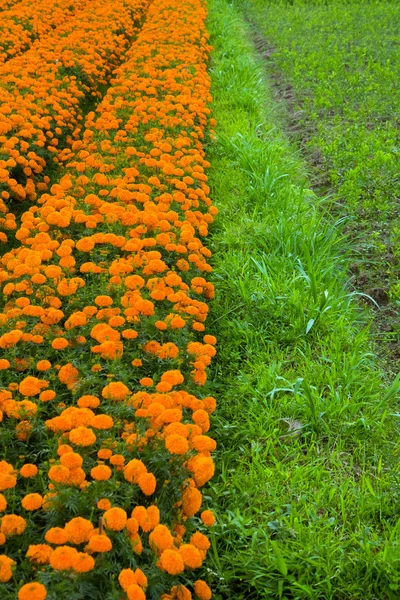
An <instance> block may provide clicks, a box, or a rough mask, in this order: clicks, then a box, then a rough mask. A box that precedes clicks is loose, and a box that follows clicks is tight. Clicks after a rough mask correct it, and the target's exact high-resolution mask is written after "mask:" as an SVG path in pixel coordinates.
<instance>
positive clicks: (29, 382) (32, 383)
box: [19, 376, 48, 396]
mask: <svg viewBox="0 0 400 600" xmlns="http://www.w3.org/2000/svg"><path fill="white" fill-rule="evenodd" d="M47 385H48V383H47V381H43V380H42V379H37V378H36V377H31V376H29V377H25V379H23V380H22V381H21V383H20V384H19V391H20V394H22V395H23V396H36V395H37V394H40V392H41V390H42V388H43V387H47Z"/></svg>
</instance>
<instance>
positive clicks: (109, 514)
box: [103, 506, 128, 531]
mask: <svg viewBox="0 0 400 600" xmlns="http://www.w3.org/2000/svg"><path fill="white" fill-rule="evenodd" d="M103 518H104V523H105V526H106V527H107V529H112V530H113V531H121V530H122V529H123V528H124V527H125V525H126V521H127V519H128V515H127V514H126V512H125V511H124V510H123V509H122V508H118V507H117V506H116V507H114V508H110V509H109V510H107V511H106V512H105V513H104V515H103Z"/></svg>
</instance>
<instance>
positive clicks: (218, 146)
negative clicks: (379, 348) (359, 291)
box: [209, 0, 400, 600]
mask: <svg viewBox="0 0 400 600" xmlns="http://www.w3.org/2000/svg"><path fill="white" fill-rule="evenodd" d="M241 8H243V7H240V6H235V5H232V4H228V3H226V2H224V1H223V0H220V1H216V2H213V3H211V6H210V11H211V14H210V17H209V29H210V31H211V34H212V38H211V41H212V43H213V45H214V46H215V52H214V55H213V61H212V66H211V75H212V81H213V88H212V93H213V98H214V113H215V116H216V118H217V121H218V128H217V141H216V142H215V144H214V145H213V146H212V148H211V150H210V160H211V182H212V195H213V197H214V199H215V201H216V203H217V206H218V207H219V208H220V216H219V221H218V223H217V229H216V231H215V232H214V236H213V244H214V256H215V257H216V259H214V260H215V263H214V264H215V281H216V291H217V295H216V306H214V315H215V316H214V320H215V330H216V332H217V336H218V339H219V354H218V356H219V359H218V360H217V363H216V366H217V368H218V370H216V371H215V374H214V378H213V379H214V380H215V382H216V384H217V386H218V387H217V396H218V397H219V411H218V417H217V418H216V421H215V423H216V431H217V439H218V440H219V449H218V451H217V452H218V454H217V465H218V474H217V477H216V479H215V482H214V484H213V485H212V495H213V498H214V502H215V503H218V506H219V514H218V524H217V525H216V526H215V527H216V528H217V529H215V538H214V546H213V547H214V577H215V581H214V589H215V590H216V592H217V593H216V596H215V597H216V598H218V599H221V600H222V599H225V598H231V599H235V600H241V599H243V598H249V599H261V598H287V599H289V598H290V599H292V598H296V599H300V598H301V599H305V598H321V599H327V598H331V599H337V598H348V599H356V598H368V599H373V598H379V599H380V600H381V599H384V598H393V599H394V598H397V597H398V596H399V584H400V567H399V564H398V557H399V552H400V548H399V546H398V543H397V537H398V535H397V531H398V526H399V525H398V523H399V522H398V506H399V505H398V503H399V488H398V477H397V463H398V452H399V447H398V441H397V440H398V424H397V423H398V416H396V415H395V414H393V413H395V412H396V408H395V406H396V403H395V394H394V392H395V391H397V384H396V382H395V383H394V385H393V387H392V388H390V386H389V385H388V381H387V378H386V376H385V374H384V373H383V372H382V371H380V367H379V362H378V360H377V359H376V357H375V355H374V348H373V346H372V343H371V339H370V337H369V334H368V327H367V325H368V323H369V320H370V314H369V313H368V312H365V311H364V310H363V309H362V308H361V307H360V305H359V303H358V301H357V296H356V295H354V294H353V292H352V288H351V287H350V285H348V278H349V267H350V265H351V262H352V260H353V258H352V255H353V253H354V251H355V250H356V249H357V246H356V244H355V240H354V239H352V238H350V239H349V238H346V237H345V235H344V233H343V227H344V224H343V222H340V221H337V222H334V221H333V220H332V218H331V214H330V213H331V212H332V203H333V201H332V203H331V204H329V203H328V202H327V201H326V200H324V201H321V200H320V199H319V198H318V197H317V196H316V195H314V194H313V193H312V192H311V191H310V190H309V185H310V183H308V182H307V177H306V175H305V174H306V171H307V165H306V164H305V163H304V162H302V160H301V159H300V155H299V152H298V150H296V146H295V145H293V144H291V143H290V142H289V141H288V139H287V137H285V134H284V133H282V132H283V131H284V125H285V123H284V118H283V117H284V115H282V110H281V107H278V106H277V104H276V102H275V100H274V97H273V96H274V92H273V89H272V88H271V87H270V84H269V82H268V81H267V80H266V79H265V65H264V61H263V60H262V59H261V58H260V57H259V56H258V53H257V51H256V48H255V47H254V45H253V39H254V29H253V28H252V27H251V26H249V25H247V24H246V23H245V22H244V13H243V12H242V11H241ZM247 10H248V9H247ZM275 10H276V14H277V15H278V17H279V16H280V15H281V14H282V13H285V11H286V13H285V14H287V15H289V13H290V7H287V8H286V7H283V8H281V7H278V6H275V5H274V6H272V5H271V6H270V7H269V8H268V11H269V17H268V18H269V27H270V28H272V25H271V22H272V21H273V18H274V15H275ZM299 10H300V9H299ZM303 10H305V9H304V8H303ZM280 11H281V12H280ZM248 14H249V13H248V12H247V15H248ZM287 18H289V17H287ZM276 27H277V29H278V25H276ZM281 35H283V34H282V31H281ZM299 61H300V62H301V57H300V59H299ZM294 63H295V61H294V59H293V57H292V64H294ZM352 202H353V200H352Z"/></svg>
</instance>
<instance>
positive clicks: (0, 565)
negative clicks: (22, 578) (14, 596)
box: [0, 554, 16, 583]
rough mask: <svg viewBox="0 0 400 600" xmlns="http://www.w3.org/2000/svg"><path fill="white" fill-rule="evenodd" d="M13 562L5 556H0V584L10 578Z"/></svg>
mask: <svg viewBox="0 0 400 600" xmlns="http://www.w3.org/2000/svg"><path fill="white" fill-rule="evenodd" d="M15 564H16V563H15V561H14V560H12V558H9V557H8V556H6V555H5V554H1V555H0V582H1V583H6V582H7V581H9V580H10V579H11V577H12V569H11V568H12V567H13V566H14V565H15Z"/></svg>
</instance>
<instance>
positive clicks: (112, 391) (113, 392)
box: [101, 381, 129, 402]
mask: <svg viewBox="0 0 400 600" xmlns="http://www.w3.org/2000/svg"><path fill="white" fill-rule="evenodd" d="M128 394H129V388H127V387H126V385H125V384H123V383H122V382H121V381H112V382H111V383H109V384H108V385H106V386H105V387H104V388H103V390H102V392H101V395H102V397H103V398H106V399H107V400H115V401H120V402H121V401H123V400H125V398H126V397H127V395H128Z"/></svg>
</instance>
